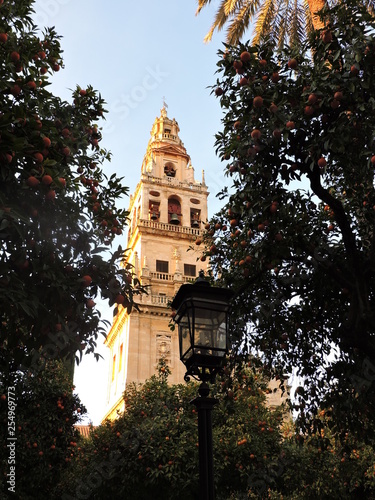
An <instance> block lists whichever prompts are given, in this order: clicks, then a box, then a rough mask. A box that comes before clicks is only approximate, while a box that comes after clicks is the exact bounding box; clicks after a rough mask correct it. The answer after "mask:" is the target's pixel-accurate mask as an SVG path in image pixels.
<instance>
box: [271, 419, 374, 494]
mask: <svg viewBox="0 0 375 500" xmlns="http://www.w3.org/2000/svg"><path fill="white" fill-rule="evenodd" d="M320 418H321V420H322V424H323V425H322V428H321V429H320V432H319V433H318V434H315V435H314V436H304V437H303V436H302V435H297V436H296V435H295V431H294V429H293V424H292V423H291V424H289V428H288V426H284V441H283V444H282V458H283V460H282V469H280V478H279V479H278V489H273V490H272V494H270V498H284V499H290V500H292V499H302V498H306V499H307V498H311V499H312V498H373V497H374V494H375V490H374V487H375V454H374V447H373V446H371V445H366V444H365V443H363V442H359V441H358V439H357V438H356V436H353V435H351V434H350V433H346V434H345V436H344V438H343V439H342V440H339V439H337V436H335V435H334V434H333V433H332V432H331V430H330V427H329V425H328V424H329V420H330V417H328V418H327V417H326V416H325V412H324V410H323V411H321V412H320ZM281 494H282V496H281Z"/></svg>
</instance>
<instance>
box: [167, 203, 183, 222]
mask: <svg viewBox="0 0 375 500" xmlns="http://www.w3.org/2000/svg"><path fill="white" fill-rule="evenodd" d="M168 222H169V224H175V225H176V226H177V225H179V224H181V203H180V202H179V201H178V199H177V198H169V200H168Z"/></svg>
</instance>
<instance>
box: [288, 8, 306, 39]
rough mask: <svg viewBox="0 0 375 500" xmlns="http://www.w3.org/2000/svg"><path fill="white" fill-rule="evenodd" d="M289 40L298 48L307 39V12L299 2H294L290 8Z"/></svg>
mask: <svg viewBox="0 0 375 500" xmlns="http://www.w3.org/2000/svg"><path fill="white" fill-rule="evenodd" d="M288 38H289V44H290V45H291V46H294V47H297V46H298V45H300V44H301V43H302V42H303V40H304V39H305V11H304V9H303V8H302V7H301V6H300V4H299V2H298V0H294V2H293V4H292V5H291V8H290V24H289V27H288Z"/></svg>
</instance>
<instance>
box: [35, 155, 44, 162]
mask: <svg viewBox="0 0 375 500" xmlns="http://www.w3.org/2000/svg"><path fill="white" fill-rule="evenodd" d="M34 158H35V159H36V161H37V162H38V163H42V161H43V160H44V157H43V155H42V153H34Z"/></svg>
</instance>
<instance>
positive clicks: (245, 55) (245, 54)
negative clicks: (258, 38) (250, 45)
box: [240, 50, 251, 62]
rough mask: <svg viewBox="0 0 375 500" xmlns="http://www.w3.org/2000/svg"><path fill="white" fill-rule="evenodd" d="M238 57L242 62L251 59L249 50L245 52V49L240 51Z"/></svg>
mask: <svg viewBox="0 0 375 500" xmlns="http://www.w3.org/2000/svg"><path fill="white" fill-rule="evenodd" d="M240 59H241V61H242V62H249V61H251V54H250V52H247V50H244V51H243V52H241V55H240Z"/></svg>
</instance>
